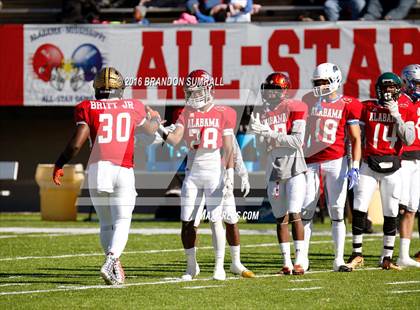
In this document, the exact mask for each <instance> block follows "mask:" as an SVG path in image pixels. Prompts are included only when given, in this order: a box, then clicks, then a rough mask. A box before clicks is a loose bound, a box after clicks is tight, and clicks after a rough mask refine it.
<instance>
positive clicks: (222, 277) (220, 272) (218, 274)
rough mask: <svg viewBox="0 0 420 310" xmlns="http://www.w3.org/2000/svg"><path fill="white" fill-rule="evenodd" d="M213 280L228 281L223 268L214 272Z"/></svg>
mask: <svg viewBox="0 0 420 310" xmlns="http://www.w3.org/2000/svg"><path fill="white" fill-rule="evenodd" d="M213 280H218V281H224V280H226V272H225V270H224V269H223V268H215V269H214V272H213Z"/></svg>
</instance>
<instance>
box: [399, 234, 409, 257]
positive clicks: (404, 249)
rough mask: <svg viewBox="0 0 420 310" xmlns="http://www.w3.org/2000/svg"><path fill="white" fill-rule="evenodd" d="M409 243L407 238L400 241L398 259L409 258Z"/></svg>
mask: <svg viewBox="0 0 420 310" xmlns="http://www.w3.org/2000/svg"><path fill="white" fill-rule="evenodd" d="M410 242H411V240H410V239H408V238H401V239H400V258H409V257H410Z"/></svg>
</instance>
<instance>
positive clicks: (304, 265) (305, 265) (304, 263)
mask: <svg viewBox="0 0 420 310" xmlns="http://www.w3.org/2000/svg"><path fill="white" fill-rule="evenodd" d="M300 266H301V267H302V268H303V270H304V271H305V272H306V271H308V270H309V259H308V258H302V261H301V264H300Z"/></svg>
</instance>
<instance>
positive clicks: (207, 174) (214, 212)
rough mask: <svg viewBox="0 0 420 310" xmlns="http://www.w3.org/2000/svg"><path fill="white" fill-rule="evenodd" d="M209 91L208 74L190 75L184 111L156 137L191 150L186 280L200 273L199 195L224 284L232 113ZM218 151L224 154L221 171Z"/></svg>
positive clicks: (185, 201)
mask: <svg viewBox="0 0 420 310" xmlns="http://www.w3.org/2000/svg"><path fill="white" fill-rule="evenodd" d="M213 86H214V82H213V78H212V77H211V76H210V74H209V73H207V72H206V71H204V70H194V71H192V72H191V73H190V74H189V75H188V77H187V78H186V80H185V83H184V91H185V99H186V107H185V108H184V109H183V110H182V112H181V114H180V116H179V118H178V120H177V122H176V124H175V126H176V129H175V130H174V131H173V132H168V131H166V130H165V128H164V127H163V126H161V127H160V131H159V133H160V134H161V136H162V138H163V139H164V140H165V141H166V142H168V143H170V144H172V145H177V144H178V143H179V142H181V141H182V140H184V141H185V142H186V144H187V147H188V149H189V152H188V160H187V168H186V171H185V179H184V182H183V185H182V190H181V221H182V230H181V239H182V243H183V245H184V249H185V254H186V258H187V270H186V272H185V274H184V275H183V276H182V278H183V279H184V280H191V279H192V278H194V277H195V276H197V275H198V274H199V272H200V268H199V266H198V263H197V259H196V238H197V227H195V219H196V218H197V213H198V212H199V207H200V203H201V200H202V197H203V194H204V196H205V200H206V206H207V213H208V217H209V220H210V226H211V229H212V238H213V247H214V250H215V268H214V273H213V279H215V280H225V279H226V273H225V270H224V266H223V265H224V256H225V243H226V236H225V230H224V227H223V218H222V215H223V200H224V199H227V198H228V197H230V196H232V197H233V182H234V161H233V157H234V156H233V139H234V128H235V126H236V112H235V110H233V109H231V108H229V107H225V106H215V105H214V103H213ZM221 149H223V151H224V164H223V165H222V157H221V153H220V151H221ZM222 166H224V168H225V169H222V168H223V167H222Z"/></svg>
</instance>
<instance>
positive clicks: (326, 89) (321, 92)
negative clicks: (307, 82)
mask: <svg viewBox="0 0 420 310" xmlns="http://www.w3.org/2000/svg"><path fill="white" fill-rule="evenodd" d="M340 83H341V81H339V80H337V79H333V78H328V79H316V80H312V84H313V89H312V90H313V93H314V96H315V97H324V96H328V95H330V94H332V93H334V92H336V91H337V90H338V88H339V87H340Z"/></svg>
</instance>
